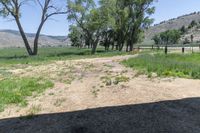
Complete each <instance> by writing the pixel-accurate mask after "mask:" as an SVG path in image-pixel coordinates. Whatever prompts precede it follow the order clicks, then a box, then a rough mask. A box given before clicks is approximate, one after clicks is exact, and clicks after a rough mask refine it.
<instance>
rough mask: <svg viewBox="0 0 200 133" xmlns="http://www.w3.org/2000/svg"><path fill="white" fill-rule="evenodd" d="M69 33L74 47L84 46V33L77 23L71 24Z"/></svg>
mask: <svg viewBox="0 0 200 133" xmlns="http://www.w3.org/2000/svg"><path fill="white" fill-rule="evenodd" d="M69 31H70V33H69V35H68V37H69V38H70V41H71V43H72V44H71V45H72V46H74V47H82V38H83V34H82V31H81V29H80V28H78V27H77V26H75V25H71V26H70V28H69Z"/></svg>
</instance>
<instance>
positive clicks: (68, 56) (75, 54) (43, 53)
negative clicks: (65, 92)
mask: <svg viewBox="0 0 200 133" xmlns="http://www.w3.org/2000/svg"><path fill="white" fill-rule="evenodd" d="M126 54H127V53H125V52H118V51H114V52H113V51H112V52H105V51H104V49H98V50H97V54H96V55H91V50H90V49H79V48H69V47H51V48H40V49H39V54H38V55H37V56H34V57H29V56H28V55H27V53H26V50H25V49H24V48H7V49H0V67H1V66H3V65H15V64H40V63H48V62H51V61H55V60H72V59H83V58H95V57H109V56H115V55H126Z"/></svg>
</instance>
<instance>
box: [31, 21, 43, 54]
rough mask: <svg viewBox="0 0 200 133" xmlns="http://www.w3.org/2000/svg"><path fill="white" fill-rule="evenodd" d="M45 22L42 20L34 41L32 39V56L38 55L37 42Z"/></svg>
mask: <svg viewBox="0 0 200 133" xmlns="http://www.w3.org/2000/svg"><path fill="white" fill-rule="evenodd" d="M44 22H45V20H43V21H42V22H41V23H40V25H39V27H38V30H37V33H36V35H35V39H34V48H33V55H37V54H38V41H39V37H40V32H41V30H42V27H43V25H44Z"/></svg>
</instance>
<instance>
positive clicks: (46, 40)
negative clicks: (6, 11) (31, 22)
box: [0, 30, 70, 48]
mask: <svg viewBox="0 0 200 133" xmlns="http://www.w3.org/2000/svg"><path fill="white" fill-rule="evenodd" d="M27 37H28V40H29V41H30V42H31V44H33V40H34V34H31V33H27ZM69 44H70V42H69V40H68V38H67V37H66V36H48V35H41V36H40V39H39V46H40V47H59V46H68V45H69ZM8 47H24V44H23V41H22V39H21V36H20V34H19V32H18V31H14V30H0V48H8Z"/></svg>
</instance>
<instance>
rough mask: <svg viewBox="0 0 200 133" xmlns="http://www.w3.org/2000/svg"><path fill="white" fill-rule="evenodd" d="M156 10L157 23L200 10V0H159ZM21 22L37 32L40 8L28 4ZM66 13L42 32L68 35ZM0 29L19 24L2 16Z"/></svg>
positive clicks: (26, 30) (27, 30)
mask: <svg viewBox="0 0 200 133" xmlns="http://www.w3.org/2000/svg"><path fill="white" fill-rule="evenodd" d="M57 4H58V3H57ZM154 6H155V7H156V12H155V14H154V15H152V18H154V19H155V22H154V23H155V24H157V23H159V22H161V21H164V20H168V19H171V18H176V17H178V16H181V15H184V14H189V13H192V12H197V11H200V0H158V2H156V3H154ZM22 9H23V10H22V17H21V22H22V25H23V27H24V30H25V32H27V33H34V32H36V29H37V26H38V24H39V19H40V10H39V8H37V7H35V6H33V3H32V4H29V5H26V6H24V7H23V8H22ZM66 18H67V16H66V15H59V16H55V17H54V18H52V19H51V20H49V21H47V23H46V24H45V25H44V27H43V29H42V34H46V35H67V34H68V27H69V23H68V21H67V19H66ZM0 29H12V30H18V29H17V26H16V24H15V22H14V21H12V19H11V18H9V19H5V18H1V17H0Z"/></svg>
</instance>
